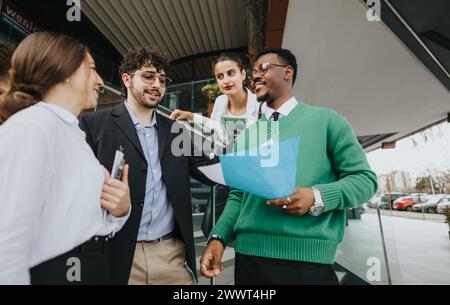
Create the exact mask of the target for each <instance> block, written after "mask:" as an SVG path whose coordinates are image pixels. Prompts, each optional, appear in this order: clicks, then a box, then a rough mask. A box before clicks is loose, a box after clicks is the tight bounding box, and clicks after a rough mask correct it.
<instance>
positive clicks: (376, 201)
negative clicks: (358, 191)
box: [367, 194, 383, 209]
mask: <svg viewBox="0 0 450 305" xmlns="http://www.w3.org/2000/svg"><path fill="white" fill-rule="evenodd" d="M382 196H383V194H375V195H374V196H373V197H372V198H370V199H369V201H367V206H368V207H369V208H372V209H376V208H378V207H379V206H380V204H381V197H382Z"/></svg>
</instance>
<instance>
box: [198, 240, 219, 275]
mask: <svg viewBox="0 0 450 305" xmlns="http://www.w3.org/2000/svg"><path fill="white" fill-rule="evenodd" d="M224 250H225V249H224V247H223V245H222V243H221V242H220V241H218V240H212V241H211V242H210V243H209V245H208V247H207V248H206V249H205V251H204V252H203V255H202V258H200V266H201V267H200V271H201V273H202V274H203V276H205V277H207V278H213V277H216V276H218V275H219V274H220V272H221V271H222V270H223V264H222V262H221V259H222V256H223V251H224Z"/></svg>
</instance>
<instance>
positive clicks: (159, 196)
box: [125, 102, 175, 241]
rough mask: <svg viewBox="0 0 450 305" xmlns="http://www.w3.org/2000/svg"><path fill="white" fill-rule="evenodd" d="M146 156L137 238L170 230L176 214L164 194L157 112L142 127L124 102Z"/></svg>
mask: <svg viewBox="0 0 450 305" xmlns="http://www.w3.org/2000/svg"><path fill="white" fill-rule="evenodd" d="M125 107H126V108H127V110H128V113H129V114H130V116H131V120H132V121H133V124H134V127H135V128H136V131H137V134H138V136H139V141H140V142H141V146H142V150H143V152H144V155H145V159H147V164H148V168H147V180H146V184H145V198H144V208H143V211H142V217H141V224H140V226H139V232H138V236H137V240H138V241H148V240H155V239H158V238H160V237H162V236H164V235H167V234H169V233H171V232H172V231H173V230H174V228H175V215H174V211H173V207H172V204H171V203H170V202H169V199H168V198H167V190H166V186H165V184H164V181H163V179H162V171H161V162H160V160H159V149H158V133H157V128H158V126H157V123H156V112H154V114H153V118H152V122H151V123H150V125H149V126H144V127H141V125H140V122H139V119H138V118H137V116H136V115H135V114H134V112H133V111H132V110H131V108H129V106H128V104H127V103H126V102H125Z"/></svg>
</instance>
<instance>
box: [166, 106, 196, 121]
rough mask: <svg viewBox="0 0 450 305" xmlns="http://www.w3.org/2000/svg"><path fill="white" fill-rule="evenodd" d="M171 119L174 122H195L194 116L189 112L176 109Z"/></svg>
mask: <svg viewBox="0 0 450 305" xmlns="http://www.w3.org/2000/svg"><path fill="white" fill-rule="evenodd" d="M169 118H170V119H171V120H174V121H180V120H188V121H192V120H194V114H193V113H192V112H189V111H183V110H180V109H175V110H174V111H173V112H172V114H171V115H170V117H169Z"/></svg>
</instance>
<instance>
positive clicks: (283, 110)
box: [261, 97, 298, 120]
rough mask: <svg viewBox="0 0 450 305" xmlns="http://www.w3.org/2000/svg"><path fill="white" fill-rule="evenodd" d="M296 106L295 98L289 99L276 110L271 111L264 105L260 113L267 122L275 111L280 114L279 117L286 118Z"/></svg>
mask: <svg viewBox="0 0 450 305" xmlns="http://www.w3.org/2000/svg"><path fill="white" fill-rule="evenodd" d="M297 105H298V101H297V99H296V98H295V97H291V98H290V99H289V100H288V101H287V102H285V103H284V104H283V105H281V107H280V108H278V110H275V109H272V108H270V107H269V106H267V104H266V103H264V105H263V106H262V108H261V112H262V113H263V114H264V115H265V116H266V118H267V119H268V120H270V118H271V117H272V114H273V113H274V112H275V111H276V112H278V113H280V114H281V117H287V116H288V115H289V113H291V111H292V110H294V108H295V107H296V106H297Z"/></svg>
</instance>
